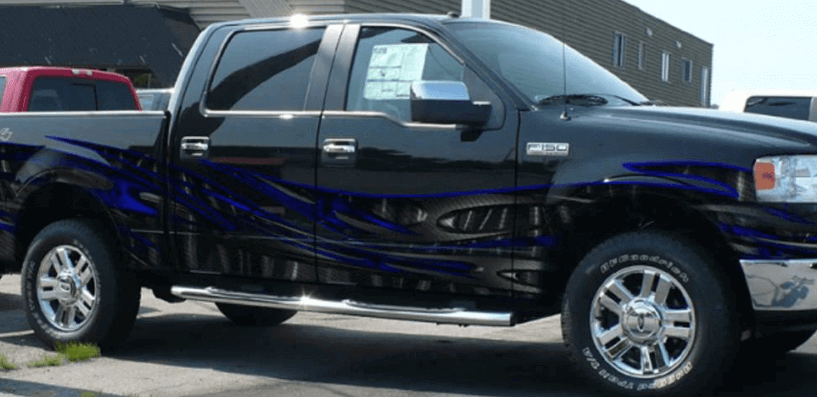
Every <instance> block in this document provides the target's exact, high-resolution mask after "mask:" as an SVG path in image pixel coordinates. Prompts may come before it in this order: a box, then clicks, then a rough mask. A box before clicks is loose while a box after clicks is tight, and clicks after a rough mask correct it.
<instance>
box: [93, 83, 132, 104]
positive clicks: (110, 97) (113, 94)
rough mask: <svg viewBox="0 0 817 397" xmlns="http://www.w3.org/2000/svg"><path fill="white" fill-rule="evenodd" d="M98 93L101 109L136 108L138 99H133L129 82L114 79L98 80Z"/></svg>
mask: <svg viewBox="0 0 817 397" xmlns="http://www.w3.org/2000/svg"><path fill="white" fill-rule="evenodd" d="M96 95H97V100H98V106H97V108H98V109H99V110H135V109H136V101H135V100H134V99H133V94H131V90H130V87H129V86H128V85H127V84H122V83H116V82H113V81H97V83H96Z"/></svg>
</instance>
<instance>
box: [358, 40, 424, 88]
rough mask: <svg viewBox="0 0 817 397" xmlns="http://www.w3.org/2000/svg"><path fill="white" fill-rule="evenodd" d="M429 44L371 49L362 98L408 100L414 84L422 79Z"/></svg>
mask: <svg viewBox="0 0 817 397" xmlns="http://www.w3.org/2000/svg"><path fill="white" fill-rule="evenodd" d="M427 53H428V44H385V45H376V46H374V48H373V49H372V58H371V59H370V60H369V69H368V70H367V71H366V86H365V87H364V90H363V97H364V98H366V99H368V100H375V101H378V100H394V99H409V94H410V92H409V87H411V83H412V82H413V81H417V80H422V78H423V69H424V68H425V63H426V54H427Z"/></svg>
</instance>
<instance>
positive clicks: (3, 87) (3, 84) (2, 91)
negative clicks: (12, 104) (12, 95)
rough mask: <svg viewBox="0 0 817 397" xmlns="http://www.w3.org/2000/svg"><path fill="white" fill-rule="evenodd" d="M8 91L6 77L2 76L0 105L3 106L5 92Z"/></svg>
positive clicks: (0, 77)
mask: <svg viewBox="0 0 817 397" xmlns="http://www.w3.org/2000/svg"><path fill="white" fill-rule="evenodd" d="M5 91H6V78H5V77H3V76H0V106H3V93H4V92H5Z"/></svg>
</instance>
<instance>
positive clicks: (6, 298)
mask: <svg viewBox="0 0 817 397" xmlns="http://www.w3.org/2000/svg"><path fill="white" fill-rule="evenodd" d="M19 291H20V278H19V276H16V275H5V276H3V277H2V279H0V354H3V355H5V356H6V357H7V358H8V359H9V360H10V361H11V362H12V363H14V364H16V365H17V366H18V367H19V368H18V369H16V370H11V371H2V370H0V396H55V397H63V396H66V397H80V396H81V395H82V393H83V392H92V393H94V394H96V395H97V396H101V395H105V396H221V395H225V396H231V397H251V396H282V397H296V396H298V397H301V396H303V397H307V396H308V397H329V396H361V397H363V396H378V397H398V396H400V397H402V396H435V397H442V396H446V397H448V396H498V397H499V396H503V397H505V396H599V395H601V394H598V393H596V392H595V391H594V390H593V389H591V388H590V387H588V386H587V382H585V381H584V380H582V379H581V378H579V377H577V376H576V375H575V374H574V373H573V371H572V369H571V367H570V363H569V361H568V358H567V352H566V351H565V349H564V348H563V346H562V340H561V333H560V332H561V331H560V329H559V317H558V316H553V317H548V318H545V319H542V320H539V321H535V322H531V323H527V324H522V325H519V326H516V327H512V328H493V327H465V328H463V327H457V326H450V325H443V326H438V325H434V324H426V323H413V322H402V321H392V320H380V319H369V318H359V317H350V316H340V315H327V314H314V313H299V314H298V315H296V316H295V317H293V318H292V319H291V320H289V321H287V322H286V323H284V324H282V325H280V326H277V327H269V328H247V327H239V326H236V325H234V324H232V323H230V322H229V321H228V320H226V319H225V318H224V317H223V316H221V314H220V313H219V312H218V311H217V310H216V308H215V306H214V305H213V304H209V303H201V302H183V303H177V304H170V303H167V302H164V301H161V300H158V299H156V298H154V297H153V294H152V293H151V292H150V291H149V290H143V291H142V305H141V309H140V314H139V317H138V318H137V320H136V325H135V327H134V329H133V332H132V333H131V335H130V337H129V339H128V341H127V342H126V345H125V346H124V347H123V348H122V349H120V350H119V351H116V352H113V353H110V354H107V355H105V356H103V357H101V358H97V359H92V360H90V361H86V362H81V363H67V362H66V363H64V364H63V365H61V366H59V367H46V368H28V367H27V366H26V364H27V363H29V362H31V361H33V360H35V359H38V358H41V357H42V356H43V354H47V353H48V354H53V353H52V352H50V351H48V350H46V349H45V348H44V347H43V346H42V345H41V344H40V342H39V341H38V340H37V339H36V338H35V337H34V335H33V333H32V332H31V330H30V329H29V327H28V323H27V322H26V318H25V314H24V313H23V310H22V299H21V297H20V294H19ZM749 363H750V364H749ZM733 372H734V373H735V375H736V379H737V380H738V381H737V382H733V383H732V385H731V386H728V387H727V388H725V389H724V390H722V391H721V393H719V395H721V396H748V395H752V396H787V397H790V396H799V395H814V391H815V390H817V376H815V373H817V338H812V340H810V341H809V342H808V343H807V344H806V345H804V346H803V347H801V348H800V349H798V350H797V351H796V352H794V353H791V354H788V355H786V356H785V357H783V358H781V359H778V360H775V361H771V362H769V361H766V362H762V361H761V362H758V361H752V360H744V364H742V365H741V366H740V367H736V368H735V369H734V371H733Z"/></svg>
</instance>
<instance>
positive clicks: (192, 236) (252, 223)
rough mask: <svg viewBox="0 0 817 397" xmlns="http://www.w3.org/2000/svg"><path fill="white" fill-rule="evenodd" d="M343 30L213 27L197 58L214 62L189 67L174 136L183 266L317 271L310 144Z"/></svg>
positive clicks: (304, 278) (176, 226)
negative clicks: (191, 69) (220, 29)
mask: <svg viewBox="0 0 817 397" xmlns="http://www.w3.org/2000/svg"><path fill="white" fill-rule="evenodd" d="M341 29H342V27H341V26H315V27H307V28H302V29H293V28H290V27H289V26H288V25H287V26H281V27H274V26H273V27H265V28H259V29H243V30H238V31H232V32H230V33H228V34H223V33H220V32H216V33H214V35H213V38H211V43H210V44H208V46H209V49H205V50H204V53H203V55H202V56H201V59H202V60H200V61H199V62H207V61H205V60H206V59H216V61H215V64H212V65H208V64H204V65H201V64H199V65H198V66H197V67H196V69H197V70H196V71H195V72H194V73H193V75H192V77H191V80H190V85H189V86H188V87H187V88H186V89H187V92H188V93H187V94H186V95H185V97H184V98H185V99H184V100H183V103H182V110H181V113H180V116H179V121H178V123H177V129H176V132H175V133H174V135H173V137H172V138H171V150H172V151H173V154H172V158H173V167H172V168H171V189H172V192H173V193H172V196H173V197H174V200H175V203H174V204H175V205H174V207H173V208H174V210H173V212H172V214H171V218H170V220H169V221H170V224H171V228H172V229H171V230H173V231H174V232H175V234H176V236H177V244H178V245H177V246H178V247H180V249H179V255H180V259H181V262H180V263H181V264H182V266H183V268H184V269H185V270H188V271H192V272H197V273H204V274H229V275H235V276H249V277H253V278H266V279H277V280H289V281H301V282H311V281H314V280H315V278H316V277H315V269H314V253H313V251H314V234H313V233H314V230H313V229H314V217H315V211H314V205H313V198H312V196H311V193H310V192H311V190H312V189H313V188H314V184H315V163H316V161H317V159H316V156H315V141H316V138H317V133H318V124H319V121H320V107H321V105H322V101H323V96H324V94H325V86H326V79H327V76H328V68H329V67H330V66H331V64H330V63H331V60H332V57H333V56H334V49H335V44H336V43H337V39H338V37H339V34H340V31H341ZM213 40H216V42H215V43H212V41H213ZM214 48H217V50H216V49H214ZM209 57H212V58H209ZM209 62H212V61H209ZM202 73H206V76H205V75H203V74H202ZM202 87H203V91H204V95H203V96H199V95H198V94H196V92H202V91H198V90H202Z"/></svg>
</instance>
